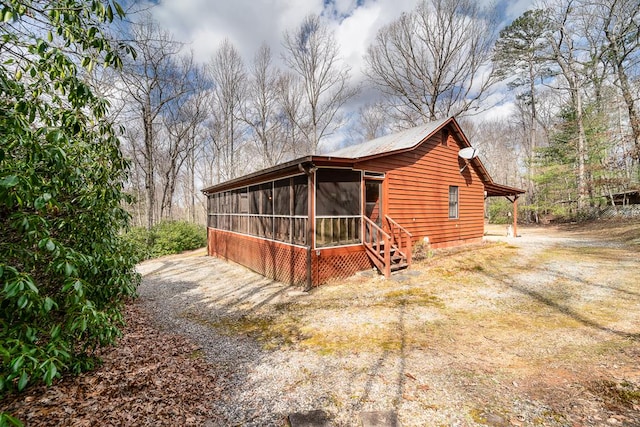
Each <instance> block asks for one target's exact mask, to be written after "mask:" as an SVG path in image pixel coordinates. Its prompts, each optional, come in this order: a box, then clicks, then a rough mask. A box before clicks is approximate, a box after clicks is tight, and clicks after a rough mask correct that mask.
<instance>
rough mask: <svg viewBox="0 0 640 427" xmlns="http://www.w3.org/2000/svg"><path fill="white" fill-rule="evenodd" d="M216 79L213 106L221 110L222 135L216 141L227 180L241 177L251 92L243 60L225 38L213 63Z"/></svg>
mask: <svg viewBox="0 0 640 427" xmlns="http://www.w3.org/2000/svg"><path fill="white" fill-rule="evenodd" d="M209 71H210V73H211V78H212V80H213V85H214V89H213V105H212V108H213V109H214V110H218V111H219V118H220V125H221V128H220V130H221V134H220V135H219V136H218V137H216V138H215V139H213V142H214V143H215V145H216V149H217V151H218V153H219V156H218V160H219V163H218V168H219V171H220V173H221V174H222V177H223V179H231V178H235V177H236V176H238V174H239V171H238V164H237V158H236V157H237V156H236V154H237V150H238V148H239V146H240V144H241V140H242V138H241V134H242V127H241V116H242V111H241V109H242V105H243V103H244V102H245V98H246V92H247V74H246V70H245V66H244V63H243V61H242V57H241V56H240V53H239V52H238V50H237V49H236V48H235V46H233V44H232V43H231V42H230V41H229V40H228V39H225V40H224V41H223V42H222V44H221V45H220V47H219V48H218V50H217V51H216V53H215V54H214V56H213V58H212V59H211V62H210V64H209Z"/></svg>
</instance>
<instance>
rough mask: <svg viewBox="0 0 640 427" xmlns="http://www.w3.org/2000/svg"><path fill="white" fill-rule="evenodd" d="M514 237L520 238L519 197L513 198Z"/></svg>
mask: <svg viewBox="0 0 640 427" xmlns="http://www.w3.org/2000/svg"><path fill="white" fill-rule="evenodd" d="M513 237H518V195H517V194H516V195H515V196H514V197H513Z"/></svg>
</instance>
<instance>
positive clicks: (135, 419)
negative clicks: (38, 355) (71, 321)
mask: <svg viewBox="0 0 640 427" xmlns="http://www.w3.org/2000/svg"><path fill="white" fill-rule="evenodd" d="M125 316H126V319H127V327H126V328H125V329H124V330H123V333H124V336H123V337H122V339H120V340H119V342H118V345H117V346H116V347H112V348H107V349H103V350H102V351H101V354H100V357H101V358H102V360H103V362H104V363H103V365H102V366H100V367H98V368H97V369H96V370H94V371H92V372H87V373H84V374H81V375H79V376H77V377H73V376H66V377H65V378H64V379H63V380H61V381H58V382H56V383H54V385H53V386H52V387H49V388H46V387H44V386H41V387H35V388H32V389H29V390H27V391H26V392H25V393H21V394H17V395H12V396H8V397H5V398H4V399H3V401H2V402H0V411H4V412H8V413H10V414H12V415H13V416H15V417H17V418H18V419H20V420H21V421H22V422H24V423H25V425H26V426H36V427H37V426H51V425H65V426H78V427H80V426H95V425H100V426H110V425H111V426H124V425H136V426H151V425H153V426H160V425H172V426H175V425H184V426H188V425H191V426H196V425H203V424H205V423H206V422H207V421H209V422H213V423H215V415H214V414H213V413H212V410H211V407H212V405H211V404H210V403H209V402H212V401H213V400H216V399H218V398H219V395H220V392H221V390H220V389H219V387H218V386H217V381H216V378H215V376H214V375H213V373H212V371H211V367H210V366H209V365H208V364H207V363H206V361H205V360H204V358H202V357H194V354H201V353H199V349H198V347H197V346H195V345H193V344H192V343H191V342H189V341H188V340H187V339H186V338H184V337H182V336H179V335H175V334H170V333H167V332H164V331H159V330H158V329H156V328H154V327H153V326H151V325H152V323H151V321H150V320H149V317H148V316H147V314H146V313H145V312H144V311H143V310H142V309H141V308H140V307H139V306H138V305H137V304H136V303H135V302H134V303H132V304H130V305H129V306H128V307H127V308H126V313H125Z"/></svg>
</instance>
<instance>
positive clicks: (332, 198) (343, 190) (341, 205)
mask: <svg viewBox="0 0 640 427" xmlns="http://www.w3.org/2000/svg"><path fill="white" fill-rule="evenodd" d="M360 176H361V175H360V172H359V171H352V170H345V169H319V170H318V172H317V178H316V180H317V184H316V214H317V215H319V216H320V215H322V216H344V215H360V181H361V179H360Z"/></svg>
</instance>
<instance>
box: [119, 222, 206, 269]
mask: <svg viewBox="0 0 640 427" xmlns="http://www.w3.org/2000/svg"><path fill="white" fill-rule="evenodd" d="M124 239H125V240H126V241H127V242H128V243H129V244H130V245H131V247H132V248H133V249H132V253H133V254H134V255H133V257H134V262H140V261H144V260H145V259H149V258H155V257H159V256H163V255H171V254H177V253H180V252H184V251H189V250H192V249H198V248H201V247H203V246H206V244H207V232H206V228H205V227H204V226H203V225H200V224H193V223H190V222H186V221H162V222H160V223H158V224H156V225H155V226H154V227H153V228H152V229H151V231H148V230H147V229H146V228H144V227H133V228H131V229H130V230H129V231H128V232H127V233H125V234H124Z"/></svg>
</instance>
